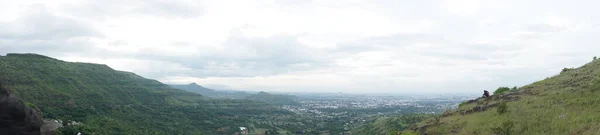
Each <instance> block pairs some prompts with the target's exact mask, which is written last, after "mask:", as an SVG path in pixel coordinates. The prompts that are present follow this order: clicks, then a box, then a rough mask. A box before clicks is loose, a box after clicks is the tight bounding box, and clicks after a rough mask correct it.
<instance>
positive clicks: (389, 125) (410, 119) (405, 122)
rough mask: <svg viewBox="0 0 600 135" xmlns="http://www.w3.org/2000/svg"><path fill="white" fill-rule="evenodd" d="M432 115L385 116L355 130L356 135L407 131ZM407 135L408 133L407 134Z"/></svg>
mask: <svg viewBox="0 0 600 135" xmlns="http://www.w3.org/2000/svg"><path fill="white" fill-rule="evenodd" d="M431 116H432V115H430V114H409V115H400V116H384V117H379V118H377V119H375V121H373V122H371V123H370V124H367V125H364V126H361V127H359V128H356V129H353V130H352V131H351V132H352V133H353V134H355V135H390V134H397V133H398V132H400V131H403V130H405V129H407V128H408V127H409V126H410V125H411V124H415V123H417V122H420V121H423V120H425V119H427V118H430V117H431ZM405 134H407V133H405Z"/></svg>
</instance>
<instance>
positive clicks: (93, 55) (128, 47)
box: [0, 0, 600, 93]
mask: <svg viewBox="0 0 600 135" xmlns="http://www.w3.org/2000/svg"><path fill="white" fill-rule="evenodd" d="M598 5H600V1H594V0H589V1H584V0H581V1H558V0H556V1H554V0H485V1H478V0H89V1H78V0H0V54H5V53H9V52H17V53H39V54H43V55H47V56H51V57H56V58H59V59H63V60H67V61H79V62H93V63H102V64H107V65H109V66H111V67H113V68H114V69H117V70H125V71H132V72H135V73H137V74H139V75H142V76H144V77H147V78H152V79H157V80H159V81H162V82H164V83H169V84H187V83H191V82H196V83H198V84H201V85H205V86H207V87H210V88H216V89H239V90H264V91H281V92H291V91H295V92H296V91H304V92H349V93H368V92H378V93H382V92H386V93H406V92H414V93H422V92H439V93H449V92H472V93H480V92H481V90H483V89H488V90H489V89H495V88H497V87H498V86H522V85H525V84H529V83H532V82H534V81H537V80H541V79H544V78H546V77H549V76H552V75H555V74H557V73H559V72H560V70H561V68H563V67H578V66H581V65H583V64H585V63H587V62H589V61H591V60H592V57H593V56H594V55H598V56H600V42H599V40H600V38H598V36H599V35H600V26H599V25H598V24H600V14H598V13H600V10H599V8H598Z"/></svg>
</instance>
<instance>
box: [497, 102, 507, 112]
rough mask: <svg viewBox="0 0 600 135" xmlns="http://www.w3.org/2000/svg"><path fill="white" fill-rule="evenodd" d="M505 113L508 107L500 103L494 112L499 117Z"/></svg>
mask: <svg viewBox="0 0 600 135" xmlns="http://www.w3.org/2000/svg"><path fill="white" fill-rule="evenodd" d="M506 111H508V106H507V105H506V102H502V103H500V104H499V105H498V108H496V112H498V114H500V115H502V114H504V113H506Z"/></svg>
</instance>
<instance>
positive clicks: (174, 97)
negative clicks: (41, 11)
mask: <svg viewBox="0 0 600 135" xmlns="http://www.w3.org/2000/svg"><path fill="white" fill-rule="evenodd" d="M0 69H1V70H0V83H2V84H4V86H5V87H7V88H9V89H11V90H12V91H13V93H14V94H15V95H17V96H19V97H20V98H22V99H23V100H24V101H27V102H31V103H33V104H35V105H36V106H37V107H39V108H40V109H41V110H42V112H43V115H44V117H45V118H54V119H62V120H74V121H78V122H83V123H84V124H85V125H86V127H85V129H86V130H87V131H90V132H95V133H97V134H215V133H219V134H222V133H231V132H234V131H236V129H237V126H245V125H247V124H248V123H249V122H250V120H249V119H248V118H247V117H248V116H254V115H272V114H285V113H287V112H285V111H282V110H279V109H275V108H272V107H271V106H267V105H264V103H258V102H250V101H247V100H225V99H210V98H204V97H202V96H201V95H199V94H195V93H191V92H186V91H183V90H179V89H173V88H171V87H170V86H168V85H165V84H162V83H160V82H158V81H156V80H150V79H145V78H143V77H141V76H138V75H135V74H133V73H129V72H122V71H116V70H113V69H111V68H110V67H108V66H106V65H99V64H89V63H71V62H64V61H60V60H57V59H53V58H49V57H46V56H41V55H35V54H9V55H7V56H1V57H0ZM217 129H220V130H217ZM80 130H81V129H80Z"/></svg>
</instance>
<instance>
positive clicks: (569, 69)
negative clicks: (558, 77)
mask: <svg viewBox="0 0 600 135" xmlns="http://www.w3.org/2000/svg"><path fill="white" fill-rule="evenodd" d="M573 69H574V68H563V69H562V71H560V73H561V74H562V73H566V72H568V71H571V70H573Z"/></svg>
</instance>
